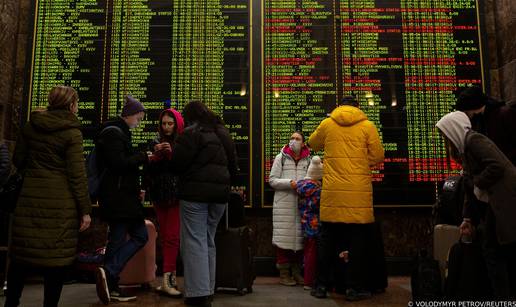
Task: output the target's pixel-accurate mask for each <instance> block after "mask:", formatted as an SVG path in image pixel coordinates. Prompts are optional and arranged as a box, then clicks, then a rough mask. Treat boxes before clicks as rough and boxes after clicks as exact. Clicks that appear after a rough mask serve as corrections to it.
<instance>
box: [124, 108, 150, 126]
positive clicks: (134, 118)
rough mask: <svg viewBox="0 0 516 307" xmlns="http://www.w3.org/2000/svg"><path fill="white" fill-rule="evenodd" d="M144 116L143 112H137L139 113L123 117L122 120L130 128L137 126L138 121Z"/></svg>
mask: <svg viewBox="0 0 516 307" xmlns="http://www.w3.org/2000/svg"><path fill="white" fill-rule="evenodd" d="M144 117H145V112H139V113H136V114H133V115H129V116H126V117H124V120H125V123H126V124H127V126H129V128H130V129H134V128H136V127H138V125H139V124H140V122H141V121H142V120H143V118H144Z"/></svg>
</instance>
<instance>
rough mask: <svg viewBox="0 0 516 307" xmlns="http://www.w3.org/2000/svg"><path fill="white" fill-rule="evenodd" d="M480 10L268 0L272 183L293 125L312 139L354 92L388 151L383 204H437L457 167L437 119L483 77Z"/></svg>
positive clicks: (379, 186)
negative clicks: (438, 191) (451, 166)
mask: <svg viewBox="0 0 516 307" xmlns="http://www.w3.org/2000/svg"><path fill="white" fill-rule="evenodd" d="M478 9H479V8H478V4H477V2H476V1H475V0H457V1H455V0H314V1H299V0H270V1H266V2H265V5H264V11H265V13H264V31H265V34H264V50H265V52H264V70H265V73H264V86H263V88H264V101H265V102H264V106H265V107H264V110H265V112H264V114H263V116H264V121H263V123H264V125H263V127H264V129H263V132H264V134H265V135H264V160H265V169H266V172H265V176H264V177H265V178H264V182H267V180H268V174H269V171H270V168H271V164H272V162H273V161H274V157H275V156H276V155H277V154H278V153H279V152H280V150H281V148H282V147H283V146H284V145H285V144H288V140H289V138H290V135H291V133H292V132H293V131H296V130H300V131H303V132H304V134H305V136H306V137H307V138H308V136H309V135H310V134H311V133H312V132H313V131H314V130H315V128H316V127H317V125H318V124H319V123H320V122H321V121H322V120H323V119H324V118H325V117H327V116H328V113H331V111H332V110H333V109H334V108H335V107H336V103H337V102H338V101H340V100H341V99H342V97H344V96H346V95H354V96H355V97H356V98H357V99H358V101H359V103H360V108H361V109H362V110H363V111H364V112H365V113H366V114H367V116H368V118H369V120H371V121H372V122H374V124H375V125H376V127H377V128H378V130H379V133H380V137H381V138H382V142H383V145H384V148H385V151H386V155H385V156H386V159H385V162H384V163H383V164H382V165H380V166H379V167H378V168H377V169H375V170H374V181H375V182H374V189H375V203H380V204H381V203H421V202H426V203H428V202H431V201H432V199H433V197H435V182H437V181H439V180H443V179H444V178H445V177H446V176H448V175H449V172H448V165H447V159H446V153H445V148H444V144H443V141H442V139H441V137H440V136H439V134H438V133H437V132H436V130H435V128H434V125H435V123H436V122H437V121H438V119H439V118H440V117H441V116H443V115H444V114H446V113H448V112H450V111H452V110H453V106H454V105H455V103H456V97H457V94H458V93H459V92H460V91H461V90H462V89H464V88H465V87H467V86H471V85H478V86H482V85H483V75H482V54H481V44H480V35H479V11H478ZM264 190H265V194H264V195H265V197H264V198H265V203H270V202H271V199H272V193H271V192H272V191H271V190H270V189H268V188H267V186H266V188H265V189H264Z"/></svg>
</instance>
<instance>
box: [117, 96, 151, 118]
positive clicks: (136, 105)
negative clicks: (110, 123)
mask: <svg viewBox="0 0 516 307" xmlns="http://www.w3.org/2000/svg"><path fill="white" fill-rule="evenodd" d="M124 100H125V104H124V107H123V108H122V114H120V116H122V117H126V116H130V115H134V114H136V113H140V112H145V108H144V107H143V104H142V103H141V102H140V101H139V100H138V99H136V98H134V97H133V96H131V95H127V96H125V99H124Z"/></svg>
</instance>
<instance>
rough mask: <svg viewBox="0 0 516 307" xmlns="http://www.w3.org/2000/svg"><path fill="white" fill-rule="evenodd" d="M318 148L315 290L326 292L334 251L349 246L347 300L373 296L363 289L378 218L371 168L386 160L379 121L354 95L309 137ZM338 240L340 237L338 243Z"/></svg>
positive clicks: (314, 292)
mask: <svg viewBox="0 0 516 307" xmlns="http://www.w3.org/2000/svg"><path fill="white" fill-rule="evenodd" d="M308 144H309V146H310V147H311V149H312V150H313V151H314V152H317V151H319V150H324V161H325V168H324V176H323V186H322V193H321V209H320V220H321V224H322V225H321V233H320V238H319V239H320V246H319V249H318V254H320V255H319V261H318V265H317V267H318V272H317V287H315V288H313V290H312V293H311V294H312V295H313V296H315V297H318V298H324V297H326V295H327V294H326V291H327V286H328V285H329V279H330V272H331V267H330V266H331V263H332V262H333V258H334V253H333V250H334V249H335V247H336V246H338V245H342V243H343V242H342V241H345V242H344V243H345V245H346V246H349V249H350V250H349V254H350V255H352V256H350V259H349V266H348V267H349V272H348V274H347V275H348V276H347V281H346V283H347V285H348V289H347V291H346V299H348V300H359V299H363V298H367V297H370V296H371V293H370V292H368V291H367V290H365V288H364V286H365V282H366V281H365V279H364V278H365V277H366V276H363V275H364V274H363V272H364V270H363V268H364V266H366V265H367V263H362V262H363V261H361V259H364V255H363V254H364V252H363V250H364V248H365V247H366V246H365V244H366V242H367V238H366V236H365V234H366V233H367V227H371V225H372V223H374V212H373V186H372V176H371V167H373V166H375V165H377V164H378V163H380V162H382V161H383V159H384V149H383V146H382V143H381V140H380V136H379V134H378V130H377V129H376V127H375V125H374V124H373V123H372V122H370V121H369V120H368V119H367V116H366V115H365V113H364V112H362V111H361V110H360V109H359V104H358V102H357V100H356V99H355V98H354V97H353V96H346V97H344V98H343V100H342V103H341V105H340V106H339V107H337V108H336V109H335V110H334V111H333V112H332V113H331V115H330V117H329V118H326V119H324V120H323V121H322V122H321V124H319V126H318V127H317V129H316V130H315V132H314V133H312V135H311V136H310V138H309V139H308ZM337 241H339V242H337Z"/></svg>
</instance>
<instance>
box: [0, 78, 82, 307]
mask: <svg viewBox="0 0 516 307" xmlns="http://www.w3.org/2000/svg"><path fill="white" fill-rule="evenodd" d="M78 101H79V96H78V95H77V92H76V91H75V90H74V89H73V88H71V87H68V86H56V87H54V88H53V89H52V90H51V91H50V93H49V95H48V107H47V110H40V111H35V112H32V113H31V115H30V120H29V122H28V123H27V124H26V125H25V126H24V127H23V129H22V131H21V133H20V135H19V137H18V140H17V142H16V148H15V152H14V156H13V162H14V165H15V166H16V167H17V169H18V170H21V171H22V173H23V174H24V181H23V185H22V188H21V192H20V196H19V198H18V202H17V204H16V208H15V210H14V218H13V224H12V241H11V245H10V250H9V257H10V259H11V262H10V267H9V271H8V276H7V284H8V289H7V298H6V300H5V306H6V307H11V306H18V304H19V302H20V297H21V294H22V290H23V284H24V280H25V278H26V276H27V275H29V274H33V273H34V272H40V273H41V274H43V276H44V279H45V285H44V288H45V290H44V291H45V297H44V303H43V305H44V306H57V305H58V302H59V298H60V296H61V290H62V288H63V282H64V278H65V272H66V267H67V266H70V265H71V264H73V262H74V260H75V256H76V254H77V241H78V233H79V232H80V231H83V230H85V229H87V228H88V227H89V225H90V222H91V219H90V215H89V214H90V212H91V203H90V199H89V195H88V187H87V178H86V168H85V163H84V153H83V146H82V134H81V131H80V127H81V124H80V122H79V119H78V118H77V116H76V114H77V111H78Z"/></svg>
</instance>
